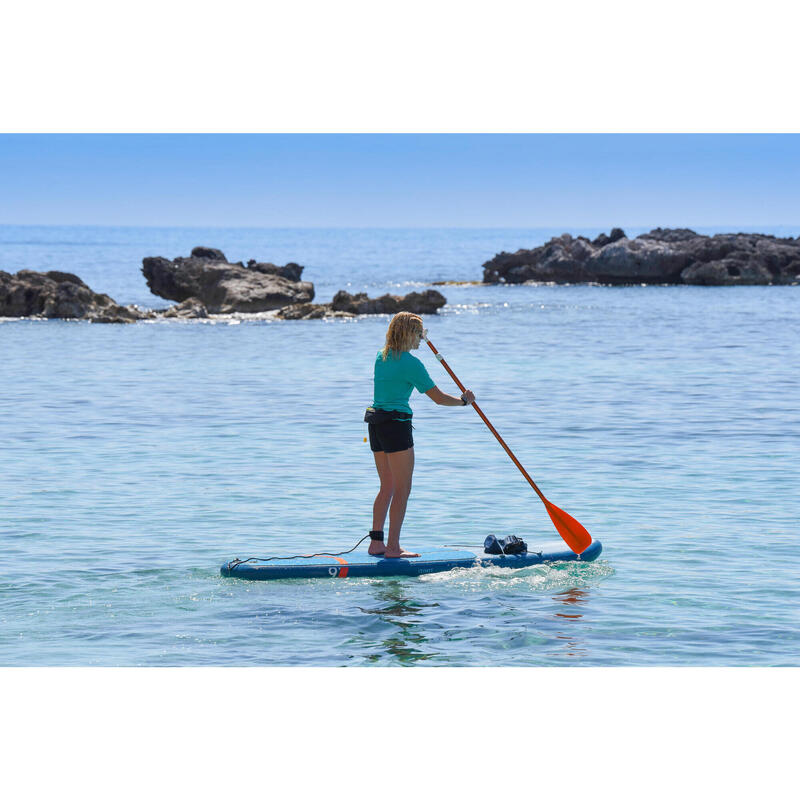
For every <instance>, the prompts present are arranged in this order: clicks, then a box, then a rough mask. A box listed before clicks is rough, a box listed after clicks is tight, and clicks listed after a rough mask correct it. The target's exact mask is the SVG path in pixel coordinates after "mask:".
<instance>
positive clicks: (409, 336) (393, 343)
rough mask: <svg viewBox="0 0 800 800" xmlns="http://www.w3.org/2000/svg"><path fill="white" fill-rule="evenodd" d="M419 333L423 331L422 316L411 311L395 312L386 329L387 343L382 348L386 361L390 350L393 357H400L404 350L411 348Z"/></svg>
mask: <svg viewBox="0 0 800 800" xmlns="http://www.w3.org/2000/svg"><path fill="white" fill-rule="evenodd" d="M418 333H419V334H421V333H422V317H420V316H419V315H417V314H412V313H411V312H410V311H401V312H400V313H399V314H395V315H394V316H393V317H392V321H391V322H390V323H389V330H387V331H386V344H385V345H384V346H383V350H381V355H382V356H383V360H384V361H386V359H387V357H388V356H389V353H390V352H391V354H392V358H399V357H400V354H401V353H402V352H403V351H404V350H410V349H411V345H412V344H413V343H414V337H415V336H416V334H418Z"/></svg>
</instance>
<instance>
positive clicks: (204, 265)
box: [142, 247, 314, 314]
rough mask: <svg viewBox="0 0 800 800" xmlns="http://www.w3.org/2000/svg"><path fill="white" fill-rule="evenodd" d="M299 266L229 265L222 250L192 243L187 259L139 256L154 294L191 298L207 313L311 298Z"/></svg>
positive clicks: (255, 309)
mask: <svg viewBox="0 0 800 800" xmlns="http://www.w3.org/2000/svg"><path fill="white" fill-rule="evenodd" d="M302 272H303V267H301V266H300V265H299V264H294V263H289V264H286V266H284V267H278V266H276V265H275V264H270V263H266V262H257V261H254V260H251V261H249V262H248V263H247V266H245V265H244V264H242V262H241V261H240V262H238V263H235V264H231V263H229V262H228V260H227V259H226V258H225V254H224V253H223V252H222V251H221V250H215V249H213V248H210V247H195V248H194V250H192V254H191V255H190V256H189V257H188V258H181V257H179V258H176V259H174V260H172V261H170V260H169V259H166V258H161V257H160V256H156V257H149V258H145V259H143V260H142V274H143V275H144V277H145V280H146V281H147V286H148V288H149V289H150V291H151V292H152V293H153V294H156V295H158V296H159V297H163V298H165V299H167V300H176V301H177V302H179V303H183V302H186V301H188V300H191V299H193V300H194V301H196V302H197V303H200V304H202V305H203V306H204V307H205V308H206V309H207V310H208V312H209V313H211V314H232V313H236V312H243V313H246V314H252V313H256V312H259V311H273V310H274V309H278V308H282V307H283V306H287V305H291V304H293V303H308V302H310V301H311V300H313V299H314V284H312V283H309V282H307V281H302V280H300V276H301V274H302Z"/></svg>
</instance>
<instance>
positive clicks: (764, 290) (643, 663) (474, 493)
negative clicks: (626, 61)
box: [0, 225, 800, 667]
mask: <svg viewBox="0 0 800 800" xmlns="http://www.w3.org/2000/svg"><path fill="white" fill-rule="evenodd" d="M651 227H656V225H653V226H651ZM739 229H740V228H739V227H727V228H726V227H724V226H719V227H717V228H713V229H710V228H701V229H697V230H698V232H700V233H708V234H712V233H718V232H735V231H736V230H739ZM646 230H648V228H639V229H635V228H629V229H626V232H627V234H628V235H629V236H635V235H638V234H640V233H643V232H645V231H646ZM743 230H746V231H751V232H752V231H756V232H762V233H773V234H775V235H778V236H798V234H800V226H798V227H795V228H791V227H780V228H764V227H763V226H759V227H755V226H754V227H751V228H743ZM564 232H569V233H572V234H573V235H585V236H589V237H594V236H596V235H597V234H599V233H600V232H601V229H599V228H598V229H578V228H572V227H570V226H569V225H565V226H563V227H562V228H559V229H543V228H535V227H532V228H526V229H498V228H492V229H456V228H449V229H434V228H424V229H399V228H398V229H394V228H393V229H322V228H308V229H301V228H292V229H288V228H287V229H270V228H262V229H249V228H237V229H233V228H167V227H164V228H136V227H118V228H114V227H57V226H49V227H45V226H42V227H36V226H9V225H4V226H0V269H2V270H5V271H8V272H16V271H17V270H19V269H34V270H42V271H44V270H62V271H67V272H72V273H75V274H77V275H78V276H80V277H81V278H82V279H83V280H84V281H85V282H86V283H87V284H88V285H89V286H91V288H92V289H94V290H95V291H99V292H105V293H107V294H109V295H110V296H111V297H113V298H114V299H115V300H116V301H117V302H119V303H122V304H130V303H135V304H138V305H140V306H142V307H144V308H155V309H158V308H165V307H167V306H169V305H171V303H170V301H167V300H164V299H162V298H159V297H156V296H154V295H152V294H151V293H150V292H149V290H148V288H147V285H146V283H145V280H144V277H143V276H142V273H141V262H142V258H143V257H146V256H164V257H167V258H174V257H176V256H181V255H184V256H186V255H188V254H189V252H190V251H191V249H192V248H193V247H195V246H197V245H204V246H207V247H215V248H219V249H221V250H223V251H224V253H225V254H226V256H227V258H228V260H230V261H239V260H242V261H245V262H246V261H247V260H249V259H251V258H254V259H256V260H258V261H270V262H273V263H276V264H284V263H287V262H289V261H294V262H297V263H300V264H302V265H303V266H304V267H305V272H304V274H303V278H304V279H305V280H309V281H311V282H313V283H314V286H315V289H316V301H317V302H325V301H328V300H330V299H331V298H332V297H333V295H334V294H335V292H336V291H338V290H339V289H346V290H347V291H349V292H368V293H369V295H370V296H376V295H379V294H383V293H385V292H390V293H393V294H406V293H407V292H410V291H421V290H424V289H427V288H431V287H432V284H433V283H434V282H439V281H454V282H459V281H465V282H475V281H480V279H481V277H482V269H481V265H482V264H483V263H484V262H485V261H486V260H488V259H490V258H492V257H493V256H494V255H495V254H496V253H498V252H500V251H503V250H505V251H511V252H513V251H515V250H517V249H519V248H523V247H524V248H531V247H534V246H538V245H540V244H542V243H544V242H545V241H547V240H548V239H549V238H550V237H552V236H555V235H560V234H561V233H564ZM606 232H608V229H606ZM433 288H437V289H438V290H439V291H441V292H442V293H443V294H444V295H445V297H446V298H447V304H446V305H445V306H444V308H442V309H441V310H440V311H439V313H438V314H436V315H431V316H429V317H427V318H426V325H427V327H428V330H429V336H430V339H431V341H432V342H433V343H434V344H435V345H436V346H437V348H438V349H439V350H440V352H441V353H442V354H443V355H444V356H445V358H446V359H447V361H448V363H449V364H450V366H451V367H452V368H453V370H454V371H455V373H456V374H457V375H458V376H459V377H460V378H461V380H462V381H463V383H465V384H466V385H467V386H468V387H469V388H471V389H472V390H473V391H474V392H475V394H476V398H477V401H478V403H479V404H480V406H481V408H482V409H483V411H484V413H485V414H486V415H487V417H488V418H489V419H490V420H491V422H492V423H493V424H494V426H495V427H496V428H497V430H498V432H499V433H500V434H501V435H502V436H503V438H504V439H505V440H506V442H507V443H508V445H509V447H511V449H512V450H513V451H514V453H515V454H516V456H517V458H518V459H519V460H520V462H521V463H522V464H523V465H524V466H525V468H526V469H527V471H528V472H529V473H530V474H531V476H532V477H533V479H534V480H535V481H536V482H537V484H538V486H539V487H540V488H541V490H542V491H543V492H544V494H545V495H546V496H547V498H548V499H549V500H550V501H552V502H553V503H555V504H556V505H558V506H559V507H561V508H562V509H564V510H565V511H567V512H568V513H569V514H571V515H572V516H573V517H575V518H576V519H578V520H579V521H580V522H581V523H582V524H583V525H584V526H585V527H586V528H587V529H588V530H589V532H590V533H591V534H592V536H593V537H594V538H595V539H597V540H600V541H601V542H602V545H603V552H602V554H601V556H600V557H599V559H598V560H597V561H594V562H591V563H579V562H577V563H552V564H543V565H538V566H534V567H530V568H527V569H523V570H518V571H517V570H502V569H480V568H475V569H468V570H456V571H453V572H449V573H442V574H435V575H427V576H424V577H420V578H405V579H400V578H381V579H363V578H348V579H330V580H292V581H288V580H287V581H276V582H271V581H269V582H249V581H243V580H236V579H231V578H224V577H222V576H221V575H220V566H221V565H222V564H223V563H224V562H226V561H229V560H230V559H232V558H234V557H239V558H247V557H250V556H259V557H267V556H273V555H292V554H302V553H313V552H318V551H329V552H338V551H343V550H347V549H349V548H351V547H352V546H353V545H354V544H355V543H356V542H357V541H358V540H359V539H360V538H361V537H362V536H364V535H365V534H366V533H367V531H368V530H369V528H370V527H371V511H372V501H373V498H374V495H375V492H376V491H377V486H378V481H377V474H376V471H375V466H374V463H373V459H372V455H371V453H370V450H369V445H368V444H366V443H365V440H364V437H365V436H366V426H365V425H364V423H363V414H364V409H365V407H366V406H367V405H368V404H369V403H370V402H371V400H372V363H373V359H374V356H375V353H376V351H377V350H378V349H379V348H380V347H381V346H382V344H383V340H384V334H385V330H386V326H387V324H388V321H389V318H388V317H387V316H365V317H361V318H354V319H334V320H313V321H279V320H275V319H272V318H270V317H269V316H268V315H259V316H257V317H247V316H246V315H230V316H228V317H220V318H213V319H207V320H157V321H148V322H140V323H136V324H132V325H97V324H90V323H87V322H79V321H61V320H14V319H2V320H0V348H1V350H2V359H0V442H1V443H2V446H0V487H1V488H0V507H1V508H2V511H1V513H0V541H2V545H3V559H2V568H0V666H9V667H10V666H17V667H19V666H29V667H30V666H62V667H75V666H81V667H89V666H125V667H165V666H238V667H246V666H281V667H290V666H304V667H314V666H323V667H337V666H360V667H367V666H377V667H381V666H416V665H424V666H430V667H433V666H449V667H460V666H468V667H504V666H518V667H520V666H521V667H569V666H575V667H580V666H583V667H617V666H628V667H631V666H632V667H648V666H658V667H677V666H707V667H753V666H774V667H780V666H800V582H799V581H798V578H800V569H799V568H798V561H797V557H798V550H799V548H798V545H800V536H798V529H797V527H796V526H797V524H798V521H799V520H800V488H798V487H800V370H799V369H798V364H800V314H799V313H798V311H800V286H775V287H762V286H742V287H694V286H625V287H607V286H594V285H561V286H557V285H526V286H489V285H480V284H475V283H463V284H450V285H443V286H436V287H433ZM423 348H424V349H423V350H420V351H419V352H418V355H419V357H420V358H421V359H422V360H423V362H424V363H425V364H426V366H427V368H428V370H429V372H430V374H431V376H432V377H433V378H434V380H436V382H437V384H438V385H439V386H440V387H441V388H442V389H443V390H444V391H448V392H451V393H455V392H456V391H457V390H456V388H455V386H454V384H453V383H452V381H451V379H450V377H449V376H448V375H447V374H446V373H445V371H444V370H443V369H442V367H441V366H440V365H439V364H438V363H437V362H436V360H435V359H434V358H433V357H432V354H431V353H430V352H429V351H427V348H425V346H424V345H423ZM411 404H412V407H413V409H414V426H415V431H414V435H415V444H416V446H415V453H416V468H415V473H414V486H413V490H412V494H411V498H410V501H409V506H408V512H407V515H406V519H405V523H404V526H403V532H402V539H401V541H402V543H403V545H404V546H406V547H407V548H432V547H438V546H445V545H459V546H471V547H474V548H476V549H480V548H481V547H482V543H483V540H484V538H485V537H486V536H487V535H488V534H495V535H497V536H505V535H508V534H515V535H517V536H521V537H522V538H523V539H525V541H526V542H528V544H529V546H530V547H531V548H532V549H537V550H539V549H542V547H545V546H549V545H557V544H558V542H559V539H558V534H557V532H556V531H555V529H554V528H553V526H552V523H551V522H550V519H549V517H548V515H547V513H546V511H545V509H544V506H543V504H542V503H541V501H540V500H539V498H538V497H537V495H536V494H535V493H534V492H533V490H532V489H531V488H530V486H529V485H528V484H527V482H526V481H525V480H524V478H523V477H522V475H521V474H520V472H519V471H518V470H517V468H516V467H515V466H514V464H513V463H512V462H511V461H510V459H509V458H508V456H507V455H506V453H505V452H504V451H503V450H502V448H501V447H500V446H499V444H498V443H497V441H496V440H495V439H494V437H493V436H492V435H491V433H490V432H489V431H488V430H487V428H486V426H485V425H484V423H483V422H482V421H481V419H480V418H479V417H478V415H477V414H475V413H474V411H473V410H472V409H469V408H447V407H440V406H436V405H435V404H433V403H432V402H431V401H430V400H429V399H428V398H427V397H425V396H422V395H418V394H416V393H415V395H414V396H413V397H412V400H411ZM361 547H362V548H363V547H366V544H362V545H361Z"/></svg>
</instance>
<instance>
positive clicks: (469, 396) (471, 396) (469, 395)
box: [461, 389, 475, 406]
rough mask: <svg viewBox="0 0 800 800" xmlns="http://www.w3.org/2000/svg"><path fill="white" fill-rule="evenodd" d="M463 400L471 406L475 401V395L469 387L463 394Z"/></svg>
mask: <svg viewBox="0 0 800 800" xmlns="http://www.w3.org/2000/svg"><path fill="white" fill-rule="evenodd" d="M461 402H462V403H464V404H465V405H468V406H471V405H472V404H473V403H474V402H475V395H474V394H473V393H472V391H471V390H470V389H467V391H466V392H464V394H462V395H461Z"/></svg>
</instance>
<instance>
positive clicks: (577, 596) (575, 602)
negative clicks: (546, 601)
mask: <svg viewBox="0 0 800 800" xmlns="http://www.w3.org/2000/svg"><path fill="white" fill-rule="evenodd" d="M589 598H590V593H589V592H588V591H587V590H586V589H567V590H566V591H565V592H558V594H556V595H555V596H554V597H553V600H558V602H560V603H564V604H565V605H566V606H568V607H569V609H570V611H571V612H572V613H569V614H566V613H563V612H561V611H556V612H555V614H554V615H553V616H554V617H556V618H557V619H565V620H570V621H572V622H574V621H577V620H579V619H582V618H583V614H580V613H577V612H578V611H580V609H579V608H578V606H579V605H580V604H581V603H586V602H587V601H588V600H589ZM556 639H562V640H563V641H564V651H565V652H562V653H561V655H568V656H585V655H588V653H589V651H588V650H586V648H585V647H584V646H583V642H582V641H580V640H579V639H576V638H575V637H574V636H571V635H570V634H568V633H565V632H564V631H559V632H558V633H557V634H556Z"/></svg>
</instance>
